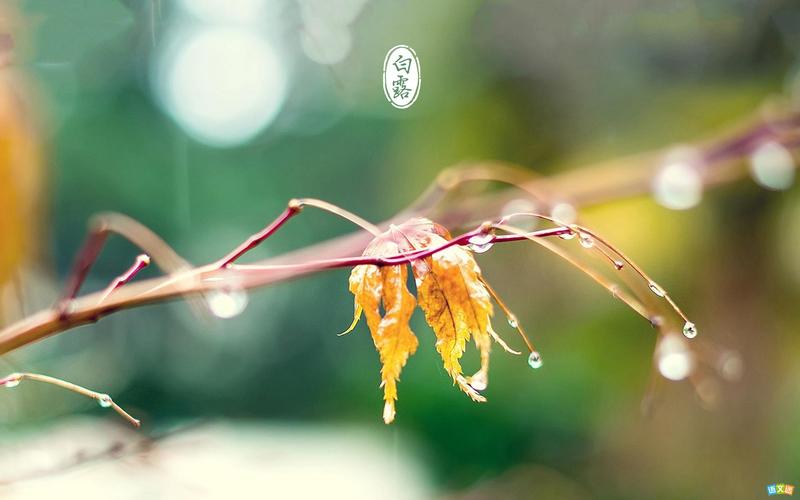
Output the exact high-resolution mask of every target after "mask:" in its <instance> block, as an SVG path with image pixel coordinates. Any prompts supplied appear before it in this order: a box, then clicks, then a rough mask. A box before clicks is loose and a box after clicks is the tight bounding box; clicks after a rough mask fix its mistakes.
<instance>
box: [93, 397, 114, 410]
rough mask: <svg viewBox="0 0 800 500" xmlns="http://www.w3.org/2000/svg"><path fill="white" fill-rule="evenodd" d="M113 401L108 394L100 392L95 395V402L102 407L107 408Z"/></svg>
mask: <svg viewBox="0 0 800 500" xmlns="http://www.w3.org/2000/svg"><path fill="white" fill-rule="evenodd" d="M112 403H113V401H112V400H111V396H109V395H108V394H100V395H99V396H98V397H97V404H99V405H100V406H101V407H103V408H108V407H110V406H111V404H112Z"/></svg>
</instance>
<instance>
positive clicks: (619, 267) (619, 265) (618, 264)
mask: <svg viewBox="0 0 800 500" xmlns="http://www.w3.org/2000/svg"><path fill="white" fill-rule="evenodd" d="M623 267H625V263H624V262H622V261H621V260H615V261H614V268H615V269H616V270H617V271H621V270H622V268H623Z"/></svg>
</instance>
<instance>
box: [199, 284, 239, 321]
mask: <svg viewBox="0 0 800 500" xmlns="http://www.w3.org/2000/svg"><path fill="white" fill-rule="evenodd" d="M206 301H207V302H208V307H209V309H211V312H212V313H213V314H214V316H217V317H218V318H224V319H227V318H233V317H234V316H237V315H239V314H241V312H242V311H244V309H245V307H247V302H248V297H247V292H245V291H244V290H242V289H241V288H220V289H217V290H211V291H210V292H208V293H206Z"/></svg>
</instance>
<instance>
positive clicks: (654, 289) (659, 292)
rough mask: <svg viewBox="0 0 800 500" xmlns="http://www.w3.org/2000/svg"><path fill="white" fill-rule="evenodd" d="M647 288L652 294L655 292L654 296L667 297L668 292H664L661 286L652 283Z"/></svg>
mask: <svg viewBox="0 0 800 500" xmlns="http://www.w3.org/2000/svg"><path fill="white" fill-rule="evenodd" d="M647 286H649V287H650V291H651V292H653V293H654V294H656V295H658V296H659V297H663V296H665V295H666V292H664V290H663V289H662V288H661V287H660V286H658V285H656V284H655V283H654V282H652V281H651V282H650V283H649V284H648V285H647Z"/></svg>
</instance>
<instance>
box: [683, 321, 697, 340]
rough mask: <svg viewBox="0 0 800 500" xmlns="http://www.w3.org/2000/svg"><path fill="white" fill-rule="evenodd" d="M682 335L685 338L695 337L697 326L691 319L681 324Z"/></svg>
mask: <svg viewBox="0 0 800 500" xmlns="http://www.w3.org/2000/svg"><path fill="white" fill-rule="evenodd" d="M683 336H684V337H686V338H687V339H693V338H695V337H697V327H696V326H695V325H694V323H692V322H691V321H687V322H686V323H684V325H683Z"/></svg>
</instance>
